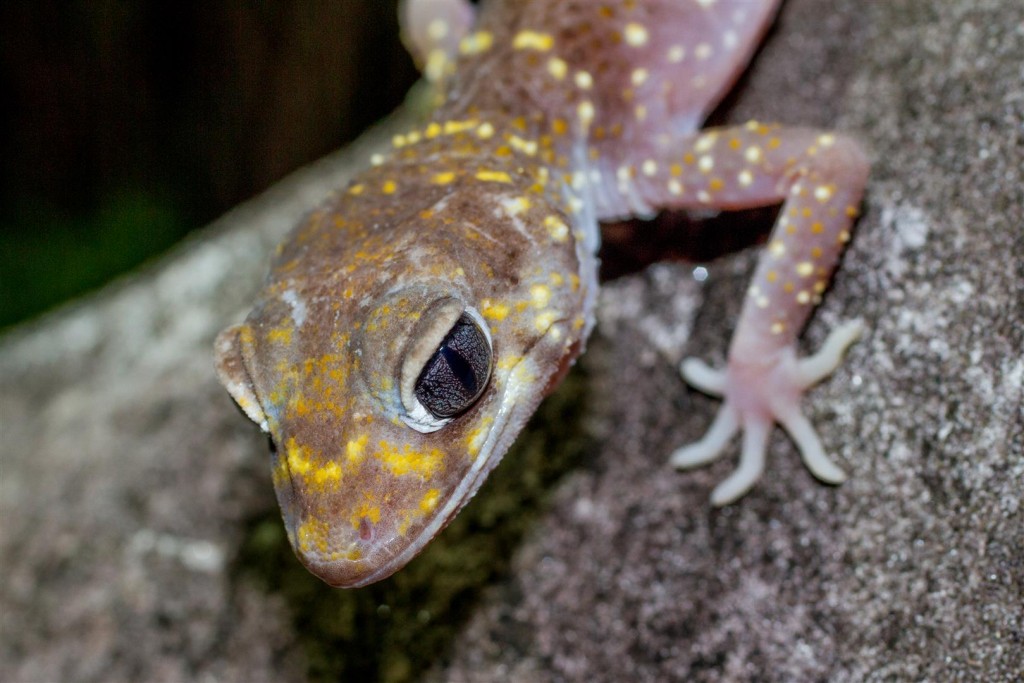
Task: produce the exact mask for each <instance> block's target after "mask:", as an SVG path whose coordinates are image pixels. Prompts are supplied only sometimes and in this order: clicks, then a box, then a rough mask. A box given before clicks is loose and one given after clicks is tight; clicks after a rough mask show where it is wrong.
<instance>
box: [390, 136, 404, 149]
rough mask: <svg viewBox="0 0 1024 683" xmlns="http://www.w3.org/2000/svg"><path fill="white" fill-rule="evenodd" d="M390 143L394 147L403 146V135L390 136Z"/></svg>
mask: <svg viewBox="0 0 1024 683" xmlns="http://www.w3.org/2000/svg"><path fill="white" fill-rule="evenodd" d="M391 145H392V146H393V147H396V148H397V147H404V146H405V136H404V135H395V136H394V137H392V138H391Z"/></svg>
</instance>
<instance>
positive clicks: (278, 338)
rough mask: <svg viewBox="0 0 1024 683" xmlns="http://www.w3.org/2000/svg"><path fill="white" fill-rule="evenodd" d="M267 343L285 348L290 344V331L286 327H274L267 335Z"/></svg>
mask: <svg viewBox="0 0 1024 683" xmlns="http://www.w3.org/2000/svg"><path fill="white" fill-rule="evenodd" d="M267 341H269V342H272V343H275V344H284V345H285V346H287V345H288V344H291V343H292V331H291V328H288V327H275V328H274V329H272V330H270V332H268V333H267Z"/></svg>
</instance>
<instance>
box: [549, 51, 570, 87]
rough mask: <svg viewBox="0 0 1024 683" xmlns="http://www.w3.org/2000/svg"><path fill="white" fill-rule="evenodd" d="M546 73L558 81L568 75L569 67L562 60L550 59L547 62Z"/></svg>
mask: <svg viewBox="0 0 1024 683" xmlns="http://www.w3.org/2000/svg"><path fill="white" fill-rule="evenodd" d="M548 73H549V74H551V75H552V76H554V77H555V78H556V79H557V80H559V81H560V80H562V79H563V78H565V76H566V74H568V73H569V65H568V64H566V63H565V60H564V59H559V58H558V57H552V58H551V59H549V60H548Z"/></svg>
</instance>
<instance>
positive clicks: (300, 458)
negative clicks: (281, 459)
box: [285, 437, 313, 477]
mask: <svg viewBox="0 0 1024 683" xmlns="http://www.w3.org/2000/svg"><path fill="white" fill-rule="evenodd" d="M285 459H286V460H287V461H288V471H289V472H290V473H291V475H292V476H293V477H294V476H297V475H305V474H308V473H309V472H310V471H311V470H312V469H313V463H312V461H311V460H310V459H309V449H308V448H306V447H304V446H300V445H299V444H298V442H296V441H295V438H294V437H292V438H290V439H288V442H287V443H286V444H285Z"/></svg>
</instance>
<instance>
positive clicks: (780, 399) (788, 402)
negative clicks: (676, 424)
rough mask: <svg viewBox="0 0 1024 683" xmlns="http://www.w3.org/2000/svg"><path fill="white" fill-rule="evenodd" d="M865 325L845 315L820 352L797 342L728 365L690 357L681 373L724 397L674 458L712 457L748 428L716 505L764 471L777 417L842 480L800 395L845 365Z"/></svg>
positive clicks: (826, 472) (818, 466)
mask: <svg viewBox="0 0 1024 683" xmlns="http://www.w3.org/2000/svg"><path fill="white" fill-rule="evenodd" d="M863 329H864V326H863V324H862V323H861V322H860V321H859V320H854V321H850V322H847V323H844V324H842V325H840V326H839V327H837V328H836V329H835V330H833V331H832V333H831V334H829V336H828V339H826V340H825V343H824V344H823V345H822V347H821V348H820V349H819V350H818V352H817V353H815V354H813V355H811V356H808V357H807V358H803V359H799V358H797V356H796V349H795V344H794V345H792V346H788V347H785V348H783V349H781V350H780V351H778V352H776V353H775V354H773V355H772V356H770V357H768V358H763V357H762V358H756V359H746V358H730V361H729V364H728V367H726V368H725V369H724V370H715V369H712V368H710V367H708V365H707V364H705V363H704V362H702V361H700V360H697V359H694V358H687V359H686V360H684V361H683V363H682V366H681V367H680V370H681V372H682V375H683V379H685V380H686V381H687V382H688V383H689V384H690V385H691V386H693V387H695V388H697V389H699V390H701V391H703V392H704V393H707V394H710V395H712V396H719V397H722V398H723V399H724V403H723V404H722V407H721V408H720V409H719V411H718V415H716V416H715V419H714V421H713V422H712V423H711V427H710V428H709V429H708V431H707V434H705V435H704V438H702V439H701V440H700V441H697V442H696V443H693V444H690V445H688V446H684V447H682V448H680V449H678V450H676V451H675V452H674V453H673V454H672V457H671V459H670V462H671V464H672V465H673V466H674V467H676V468H678V469H688V468H691V467H697V466H699V465H704V464H706V463H709V462H711V461H713V460H715V459H716V458H718V457H719V456H720V455H721V454H722V452H723V451H724V450H725V448H726V446H728V444H729V441H731V440H732V437H733V436H735V434H736V433H737V432H738V431H740V430H742V431H743V445H742V448H741V450H740V464H739V466H738V467H737V468H736V470H735V471H734V472H733V473H732V474H731V475H729V477H728V478H726V480H725V481H723V482H722V483H721V484H719V485H718V486H716V487H715V489H714V491H712V493H711V503H712V505H715V506H720V505H727V504H729V503H731V502H733V501H735V500H737V499H738V498H740V497H741V496H743V494H745V493H746V492H747V491H749V490H750V488H751V487H752V486H753V485H754V484H755V483H756V482H757V480H758V478H760V476H761V474H762V473H763V472H764V465H765V455H766V451H767V447H768V436H769V434H770V433H771V429H772V427H773V426H774V425H775V424H776V423H778V424H780V425H781V426H782V427H783V428H784V429H785V430H786V431H787V432H788V433H789V435H790V437H791V438H792V439H793V442H794V443H795V444H796V447H797V450H799V451H800V456H801V458H803V461H804V464H805V465H807V468H808V469H809V470H810V471H811V473H812V474H813V475H814V476H815V477H817V478H818V479H820V480H821V481H823V482H826V483H829V484H838V483H840V482H842V481H843V480H844V479H846V474H845V473H844V472H843V471H842V470H841V469H840V468H839V467H838V466H837V465H836V464H835V463H833V462H832V461H831V460H829V458H828V456H827V455H826V454H825V449H824V448H823V447H822V445H821V440H820V439H819V438H818V435H817V433H816V432H815V431H814V427H813V425H811V422H810V420H808V419H807V418H806V417H805V416H804V414H803V413H802V412H801V410H800V398H801V396H803V393H804V391H806V390H807V389H808V388H809V387H811V386H813V385H814V384H816V383H818V382H819V381H821V380H822V379H823V378H825V377H826V376H828V375H829V373H831V372H832V371H833V370H835V369H836V368H837V367H838V366H839V363H840V362H841V361H842V356H843V353H844V352H845V351H846V349H847V348H848V347H849V346H850V345H851V344H852V343H853V342H855V341H856V340H857V338H858V337H859V336H860V334H861V332H862V331H863ZM737 355H738V354H737Z"/></svg>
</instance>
